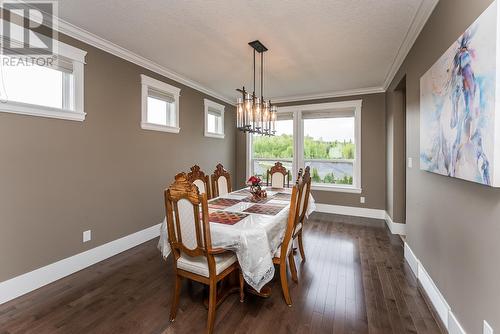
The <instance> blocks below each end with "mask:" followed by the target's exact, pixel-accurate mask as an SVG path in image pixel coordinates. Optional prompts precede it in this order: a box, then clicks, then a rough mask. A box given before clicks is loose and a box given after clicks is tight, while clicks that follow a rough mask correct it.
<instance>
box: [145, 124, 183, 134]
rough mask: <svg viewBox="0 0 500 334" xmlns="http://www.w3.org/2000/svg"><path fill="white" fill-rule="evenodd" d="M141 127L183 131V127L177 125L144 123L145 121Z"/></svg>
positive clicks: (164, 130)
mask: <svg viewBox="0 0 500 334" xmlns="http://www.w3.org/2000/svg"><path fill="white" fill-rule="evenodd" d="M141 128H142V129H144V130H151V131H161V132H170V133H179V132H180V131H181V128H179V127H176V126H167V125H160V124H152V123H144V122H143V123H141Z"/></svg>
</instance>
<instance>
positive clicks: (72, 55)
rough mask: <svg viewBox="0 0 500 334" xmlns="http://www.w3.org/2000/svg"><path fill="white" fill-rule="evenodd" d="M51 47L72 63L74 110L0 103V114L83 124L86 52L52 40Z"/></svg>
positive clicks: (18, 103)
mask: <svg viewBox="0 0 500 334" xmlns="http://www.w3.org/2000/svg"><path fill="white" fill-rule="evenodd" d="M0 24H3V20H0ZM14 41H16V42H18V43H22V41H19V40H14ZM53 45H54V50H57V53H56V54H55V55H57V56H61V57H64V58H66V59H69V60H71V61H72V63H73V81H74V87H75V92H74V93H75V96H74V99H75V102H74V103H75V110H68V109H59V108H53V107H47V106H41V105H36V104H30V103H23V102H14V101H7V102H2V103H0V112H6V113H13V114H20V115H28V116H38V117H48V118H58V119H64V120H71V121H80V122H83V121H84V120H85V116H86V115H87V114H86V113H85V111H84V72H85V71H84V65H85V56H86V55H87V51H84V50H80V49H78V48H75V47H74V46H71V45H68V44H66V43H63V42H60V41H58V40H53Z"/></svg>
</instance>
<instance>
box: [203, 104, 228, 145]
mask: <svg viewBox="0 0 500 334" xmlns="http://www.w3.org/2000/svg"><path fill="white" fill-rule="evenodd" d="M203 101H204V105H205V137H212V138H220V139H222V138H224V137H225V132H224V109H225V108H226V107H225V106H224V105H222V104H219V103H216V102H214V101H211V100H209V99H204V100H203ZM210 108H211V109H215V110H217V111H218V112H219V113H220V115H221V124H222V133H216V132H209V131H208V110H209V109H210Z"/></svg>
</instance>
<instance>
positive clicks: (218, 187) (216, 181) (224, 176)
mask: <svg viewBox="0 0 500 334" xmlns="http://www.w3.org/2000/svg"><path fill="white" fill-rule="evenodd" d="M212 190H213V195H214V197H219V196H222V195H226V194H228V193H230V192H231V191H233V188H232V186H231V174H229V172H228V171H227V170H225V169H224V166H222V164H217V166H216V168H215V171H214V173H213V174H212Z"/></svg>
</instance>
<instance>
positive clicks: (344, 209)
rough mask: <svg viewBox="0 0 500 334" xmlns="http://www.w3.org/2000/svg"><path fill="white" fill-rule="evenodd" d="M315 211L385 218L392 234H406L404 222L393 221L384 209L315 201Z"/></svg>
mask: <svg viewBox="0 0 500 334" xmlns="http://www.w3.org/2000/svg"><path fill="white" fill-rule="evenodd" d="M316 211H318V212H324V213H334V214H338V215H346V216H355V217H365V218H375V219H383V220H385V222H386V224H387V227H388V228H389V230H390V231H391V233H392V234H400V235H406V224H400V223H395V222H393V221H392V219H391V217H390V216H389V214H388V213H387V212H386V211H385V210H381V209H370V208H359V207H355V206H343V205H332V204H321V203H316Z"/></svg>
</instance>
